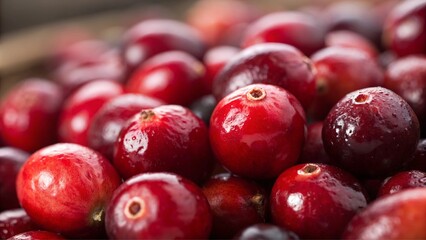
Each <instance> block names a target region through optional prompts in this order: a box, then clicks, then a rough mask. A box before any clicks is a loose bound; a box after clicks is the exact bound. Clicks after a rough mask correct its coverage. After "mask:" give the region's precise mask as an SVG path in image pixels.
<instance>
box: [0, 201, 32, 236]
mask: <svg viewBox="0 0 426 240" xmlns="http://www.w3.org/2000/svg"><path fill="white" fill-rule="evenodd" d="M37 229H38V228H37V227H36V226H35V224H34V223H33V222H32V221H31V219H30V217H29V216H28V215H27V213H26V212H25V210H24V209H22V208H19V209H13V210H12V209H11V210H7V211H4V212H0V239H8V238H10V237H12V236H14V235H17V234H20V233H23V232H27V231H31V230H37Z"/></svg>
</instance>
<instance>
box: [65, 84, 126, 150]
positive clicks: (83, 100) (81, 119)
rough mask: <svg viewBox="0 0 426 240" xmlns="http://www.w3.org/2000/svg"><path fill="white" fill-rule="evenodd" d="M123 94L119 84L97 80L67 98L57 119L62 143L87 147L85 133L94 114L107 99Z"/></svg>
mask: <svg viewBox="0 0 426 240" xmlns="http://www.w3.org/2000/svg"><path fill="white" fill-rule="evenodd" d="M123 92H124V89H123V86H122V85H120V84H119V83H115V82H111V81H107V80H98V81H94V82H90V83H87V84H85V85H83V86H82V87H81V88H79V89H78V90H77V91H75V92H74V93H73V94H72V95H71V96H69V97H68V98H67V99H66V101H65V104H64V109H63V111H62V113H61V117H60V119H59V137H60V140H61V141H63V142H70V143H77V144H80V145H83V146H88V140H87V132H88V129H89V124H90V123H91V121H92V119H93V117H94V115H95V114H96V112H97V111H98V110H99V109H100V108H101V107H102V105H103V104H104V103H105V102H106V101H108V100H109V99H111V98H113V97H115V96H118V95H120V94H122V93H123Z"/></svg>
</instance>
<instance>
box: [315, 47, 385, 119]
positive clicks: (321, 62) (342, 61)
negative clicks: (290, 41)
mask: <svg viewBox="0 0 426 240" xmlns="http://www.w3.org/2000/svg"><path fill="white" fill-rule="evenodd" d="M312 62H313V65H314V66H315V69H316V70H317V73H316V76H315V82H316V90H317V92H316V93H317V94H316V97H315V100H314V103H313V104H312V106H311V109H309V115H310V116H311V117H313V118H314V119H319V120H322V119H324V118H325V117H326V116H327V114H328V112H329V111H330V109H331V108H332V107H333V106H334V105H335V104H336V103H337V102H338V101H339V100H340V99H342V98H343V97H344V96H345V95H346V94H348V93H350V92H352V91H355V90H358V89H361V88H367V87H375V86H382V85H383V82H384V74H383V71H382V69H381V68H380V66H379V65H378V64H377V62H376V60H375V59H374V58H372V57H371V56H369V55H368V54H366V53H365V52H364V51H361V50H359V49H354V48H343V47H328V48H324V49H322V50H320V51H318V52H317V53H315V54H314V55H313V56H312ZM360 73H362V74H360Z"/></svg>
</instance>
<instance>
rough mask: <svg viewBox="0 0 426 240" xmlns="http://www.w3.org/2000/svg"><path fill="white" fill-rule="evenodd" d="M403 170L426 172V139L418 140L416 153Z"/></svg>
mask: <svg viewBox="0 0 426 240" xmlns="http://www.w3.org/2000/svg"><path fill="white" fill-rule="evenodd" d="M404 169H405V170H419V171H426V139H420V141H419V143H418V144H417V148H416V151H415V152H414V154H413V156H412V158H411V160H410V161H409V162H408V163H407V164H406V166H405V167H404Z"/></svg>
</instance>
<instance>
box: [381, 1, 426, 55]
mask: <svg viewBox="0 0 426 240" xmlns="http://www.w3.org/2000/svg"><path fill="white" fill-rule="evenodd" d="M383 41H384V43H385V45H386V46H388V47H389V48H390V49H391V50H392V51H394V52H395V53H396V54H397V55H398V56H407V55H411V54H425V53H426V1H425V0H417V1H403V2H400V3H399V4H398V5H396V6H395V7H394V8H393V10H392V11H391V12H390V13H389V14H388V16H387V18H386V20H385V23H384V26H383Z"/></svg>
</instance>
